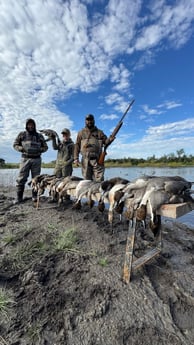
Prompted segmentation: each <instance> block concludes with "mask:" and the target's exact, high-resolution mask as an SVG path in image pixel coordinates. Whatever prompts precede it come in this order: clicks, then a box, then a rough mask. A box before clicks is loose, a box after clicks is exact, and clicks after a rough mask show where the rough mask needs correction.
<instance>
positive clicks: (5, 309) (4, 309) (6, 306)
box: [0, 288, 14, 319]
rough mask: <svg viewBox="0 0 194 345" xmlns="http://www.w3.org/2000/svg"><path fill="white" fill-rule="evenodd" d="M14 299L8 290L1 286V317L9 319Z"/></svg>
mask: <svg viewBox="0 0 194 345" xmlns="http://www.w3.org/2000/svg"><path fill="white" fill-rule="evenodd" d="M13 303H14V301H13V299H12V298H11V295H10V294H9V293H8V291H7V290H5V289H3V288H0V318H1V317H2V318H6V319H9V312H10V310H11V306H12V305H13Z"/></svg>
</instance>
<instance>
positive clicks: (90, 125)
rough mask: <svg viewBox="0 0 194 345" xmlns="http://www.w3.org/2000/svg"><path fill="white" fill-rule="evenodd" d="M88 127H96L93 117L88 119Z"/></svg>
mask: <svg viewBox="0 0 194 345" xmlns="http://www.w3.org/2000/svg"><path fill="white" fill-rule="evenodd" d="M86 127H88V128H93V127H94V120H93V119H92V118H89V119H86Z"/></svg>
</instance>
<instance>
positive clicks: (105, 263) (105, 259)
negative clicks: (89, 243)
mask: <svg viewBox="0 0 194 345" xmlns="http://www.w3.org/2000/svg"><path fill="white" fill-rule="evenodd" d="M98 263H99V265H100V266H102V267H106V266H107V265H108V259H107V258H101V259H100V260H99V261H98Z"/></svg>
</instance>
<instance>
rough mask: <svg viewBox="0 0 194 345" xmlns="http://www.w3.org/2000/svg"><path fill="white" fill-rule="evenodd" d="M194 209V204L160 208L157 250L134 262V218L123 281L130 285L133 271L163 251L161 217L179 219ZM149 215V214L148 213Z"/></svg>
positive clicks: (167, 205) (130, 225) (171, 205)
mask: <svg viewBox="0 0 194 345" xmlns="http://www.w3.org/2000/svg"><path fill="white" fill-rule="evenodd" d="M193 209H194V204H191V203H181V204H165V205H162V206H161V207H160V209H159V210H158V211H157V217H158V227H159V228H158V233H157V235H156V238H155V239H156V246H155V248H153V249H151V250H149V251H148V252H147V253H146V254H144V255H143V256H141V257H140V258H138V259H137V260H135V261H134V262H133V254H134V245H135V237H136V218H133V221H132V224H131V223H129V229H128V234H127V244H126V251H125V261H124V268H123V277H122V279H123V281H124V282H125V283H126V284H129V282H130V279H131V274H132V271H133V270H135V269H137V268H139V267H141V266H142V265H144V264H145V263H147V262H148V261H150V260H151V259H153V258H154V257H155V256H156V255H158V254H160V252H161V250H162V224H161V216H163V217H170V218H178V217H181V216H183V215H185V214H186V213H189V212H191V211H192V210H193ZM148 214H149V212H148Z"/></svg>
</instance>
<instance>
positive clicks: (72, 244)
mask: <svg viewBox="0 0 194 345" xmlns="http://www.w3.org/2000/svg"><path fill="white" fill-rule="evenodd" d="M76 242H77V236H76V230H75V228H70V229H67V230H66V231H65V232H61V233H60V234H59V235H58V237H57V238H56V239H55V248H56V249H58V250H72V249H76Z"/></svg>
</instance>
